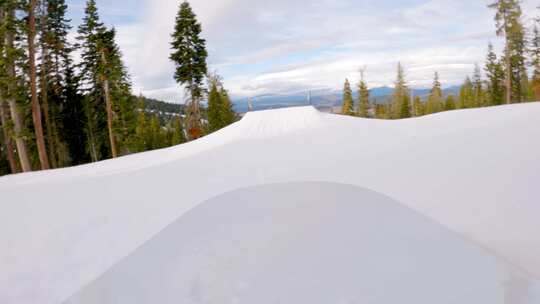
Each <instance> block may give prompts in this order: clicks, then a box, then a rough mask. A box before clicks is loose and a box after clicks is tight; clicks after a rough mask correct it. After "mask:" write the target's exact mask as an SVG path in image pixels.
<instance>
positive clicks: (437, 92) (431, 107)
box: [424, 72, 443, 114]
mask: <svg viewBox="0 0 540 304" xmlns="http://www.w3.org/2000/svg"><path fill="white" fill-rule="evenodd" d="M442 104H443V92H442V86H441V82H440V81H439V73H438V72H435V77H434V80H433V87H432V88H431V92H430V94H429V97H428V100H427V103H426V108H425V111H424V113H425V114H433V113H437V112H440V111H442V108H443V107H442Z"/></svg>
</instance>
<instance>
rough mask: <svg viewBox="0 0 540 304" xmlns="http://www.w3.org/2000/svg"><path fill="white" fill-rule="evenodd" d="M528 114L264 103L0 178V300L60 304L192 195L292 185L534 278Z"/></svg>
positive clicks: (535, 191)
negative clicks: (402, 114)
mask: <svg viewBox="0 0 540 304" xmlns="http://www.w3.org/2000/svg"><path fill="white" fill-rule="evenodd" d="M250 116H251V118H250ZM538 117H540V103H529V104H519V105H509V106H501V107H492V108H484V109H471V110H463V111H452V112H445V113H440V114H437V115H432V116H427V117H421V118H415V119H407V120H400V121H380V120H368V119H357V118H351V117H343V116H338V115H330V114H322V113H318V112H314V109H312V108H309V107H307V108H306V107H304V108H295V109H283V110H275V111H264V112H258V113H252V114H248V115H247V116H246V117H245V119H243V120H242V121H240V122H237V123H235V124H233V125H231V126H229V127H227V128H225V129H223V130H220V131H219V132H216V133H214V134H212V135H210V136H207V137H205V138H202V139H200V140H197V141H194V142H191V143H188V144H184V145H180V146H177V147H172V148H169V149H164V150H159V151H153V152H148V153H142V154H137V155H132V156H128V157H122V158H120V159H115V160H110V161H104V162H100V163H96V164H91V165H86V166H80V167H75V168H68V169H62V170H53V171H47V172H35V173H30V174H20V175H15V176H8V177H2V178H0V193H1V195H0V248H1V250H0V303H2V304H4V303H6V304H34V303H39V304H58V303H62V301H65V300H66V299H67V298H68V297H69V296H71V295H73V294H75V293H77V292H78V291H80V290H81V289H82V288H83V287H84V286H86V285H87V284H89V283H90V282H93V281H94V280H96V279H97V278H99V277H100V276H101V275H103V274H104V273H106V272H107V271H108V270H109V269H111V267H113V266H114V265H116V264H117V263H119V262H120V261H122V260H123V259H124V258H125V257H127V256H129V255H130V254H131V253H133V252H135V251H136V250H137V248H139V247H140V246H142V245H143V244H145V243H146V242H147V241H148V240H150V239H152V238H153V237H154V236H156V235H157V234H158V233H159V232H160V231H162V230H163V229H164V228H165V227H167V226H168V225H169V224H171V223H173V222H175V221H177V220H181V219H182V217H183V216H184V215H185V214H186V213H187V212H189V211H190V210H192V209H194V208H197V206H199V204H201V202H205V201H207V200H209V199H210V198H212V197H216V196H219V195H220V194H223V193H226V192H229V191H233V190H236V189H240V188H246V187H250V186H257V185H266V184H275V183H288V182H299V181H300V182H302V181H325V182H333V183H341V184H352V185H356V186H360V187H364V188H367V189H372V190H374V191H376V192H378V193H383V194H385V195H387V196H389V197H392V198H394V199H396V200H397V201H399V202H400V203H401V204H402V205H404V206H406V207H408V208H410V209H412V210H414V211H416V212H419V213H421V214H423V215H425V216H426V217H428V218H430V219H431V220H433V221H435V222H437V223H439V224H441V225H442V226H444V227H446V228H447V229H449V230H451V231H453V232H455V233H456V234H458V235H460V236H462V237H464V238H465V239H468V240H470V241H471V242H473V243H475V244H477V245H478V246H481V247H482V248H485V249H486V250H488V251H490V252H492V253H493V254H494V255H496V256H498V257H500V258H501V259H505V260H507V261H508V262H509V263H511V264H512V265H515V266H516V267H519V268H520V269H521V270H522V271H523V272H527V273H529V274H530V275H532V276H534V277H535V278H536V279H540V238H538V237H536V236H537V235H538V231H540V221H539V220H538V215H539V214H540V204H539V203H538V202H539V198H540V187H538V181H539V180H540V154H539V153H536V152H535V151H540V121H539V119H538ZM274 125H275V128H276V130H273V128H274V127H273V126H274ZM278 130H279V131H278ZM313 190H316V189H313ZM276 195H277V193H276ZM276 201H277V200H276ZM306 212H307V211H306ZM340 216H341V215H340ZM335 237H339V236H335ZM227 240H229V239H227V238H225V239H224V240H223V241H227ZM381 241H382V239H381ZM241 250H242V248H240V249H239V252H238V254H241ZM216 254H217V255H219V252H216ZM456 267H457V268H459V266H456ZM461 268H462V269H463V271H464V272H467V269H466V267H465V266H464V267H461ZM469 274H470V275H471V276H474V273H473V271H472V270H471V271H470V273H469ZM410 279H411V280H416V277H414V276H413V277H411V278H410ZM511 284H514V283H511ZM451 292H452V290H451V289H449V293H451ZM119 296H121V295H119ZM344 301H347V300H344ZM522 302H523V301H521V302H520V300H517V301H514V302H509V303H511V304H522ZM505 304H506V303H505Z"/></svg>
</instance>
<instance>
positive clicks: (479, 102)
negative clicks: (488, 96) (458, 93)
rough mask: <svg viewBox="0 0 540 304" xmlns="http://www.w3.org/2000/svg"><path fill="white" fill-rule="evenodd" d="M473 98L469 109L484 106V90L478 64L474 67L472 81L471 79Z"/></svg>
mask: <svg viewBox="0 0 540 304" xmlns="http://www.w3.org/2000/svg"><path fill="white" fill-rule="evenodd" d="M472 90H473V98H472V102H471V107H472V108H476V107H480V106H483V105H484V97H485V96H484V95H485V94H484V88H483V81H482V72H481V71H480V66H479V65H478V64H475V65H474V72H473V79H472Z"/></svg>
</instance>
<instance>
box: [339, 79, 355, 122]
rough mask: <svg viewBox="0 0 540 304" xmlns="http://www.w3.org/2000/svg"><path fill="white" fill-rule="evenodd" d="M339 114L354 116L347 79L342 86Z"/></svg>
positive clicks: (350, 90) (351, 96) (352, 101)
mask: <svg viewBox="0 0 540 304" xmlns="http://www.w3.org/2000/svg"><path fill="white" fill-rule="evenodd" d="M341 114H343V115H354V100H353V95H352V89H351V83H350V82H349V79H345V84H344V85H343V105H342V107H341Z"/></svg>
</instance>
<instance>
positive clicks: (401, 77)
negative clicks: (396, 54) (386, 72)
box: [390, 63, 411, 118]
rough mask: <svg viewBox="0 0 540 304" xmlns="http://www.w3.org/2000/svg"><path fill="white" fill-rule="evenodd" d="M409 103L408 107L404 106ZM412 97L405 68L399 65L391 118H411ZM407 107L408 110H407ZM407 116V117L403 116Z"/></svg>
mask: <svg viewBox="0 0 540 304" xmlns="http://www.w3.org/2000/svg"><path fill="white" fill-rule="evenodd" d="M404 103H407V104H406V106H404V105H403V104H404ZM409 106H410V97H409V89H408V88H407V84H406V82H405V72H404V70H403V67H402V66H401V63H398V67H397V79H396V82H395V84H394V93H393V95H392V105H391V111H390V114H391V118H407V117H410V113H411V112H410V108H409ZM405 107H407V108H408V109H407V110H405ZM404 114H407V116H406V117H404V116H403V115H404Z"/></svg>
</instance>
